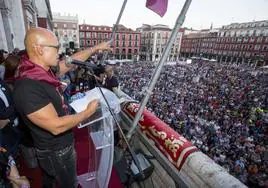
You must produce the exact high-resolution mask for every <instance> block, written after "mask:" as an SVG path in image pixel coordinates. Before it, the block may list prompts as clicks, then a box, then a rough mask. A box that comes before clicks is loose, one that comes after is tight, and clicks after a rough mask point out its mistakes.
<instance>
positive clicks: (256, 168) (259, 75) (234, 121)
mask: <svg viewBox="0 0 268 188" xmlns="http://www.w3.org/2000/svg"><path fill="white" fill-rule="evenodd" d="M155 67H156V65H155V64H154V63H152V62H140V63H128V64H123V65H121V66H119V67H117V70H118V75H119V80H120V83H121V85H120V87H121V89H122V90H123V91H124V92H126V93H127V94H128V95H130V96H131V97H132V98H134V99H136V100H138V101H141V99H142V98H143V96H144V94H145V92H146V87H148V84H149V82H150V80H151V78H152V73H153V72H154V69H155ZM267 81H268V71H267V70H265V69H261V68H257V69H254V68H251V67H246V66H237V65H230V64H229V65H223V64H218V63H215V62H214V63H208V62H203V61H198V62H194V63H192V64H183V63H181V64H180V63H177V64H176V65H166V66H165V67H164V70H163V71H162V73H161V75H160V78H159V80H158V81H157V84H156V86H155V89H154V91H153V93H152V96H151V99H150V101H149V102H148V104H147V109H149V110H150V111H151V112H153V113H154V114H155V115H156V116H157V117H159V118H160V119H162V120H163V121H164V122H166V123H167V124H168V125H169V126H170V127H172V128H173V129H174V130H176V131H178V132H179V133H180V134H182V135H183V136H184V137H185V138H187V139H188V140H191V141H192V143H193V144H195V145H196V146H197V147H199V148H200V150H201V151H203V152H204V153H205V154H207V155H208V156H209V157H211V158H212V159H213V160H214V161H215V162H216V163H218V164H220V165H221V166H223V167H224V168H226V170H227V171H228V172H229V173H231V174H232V175H234V176H235V177H237V178H238V179H239V180H240V181H242V182H243V183H245V184H247V185H249V186H250V187H265V186H267V185H268V176H267V174H268V139H267V136H268V127H267V125H268V95H267V93H268V82H267Z"/></svg>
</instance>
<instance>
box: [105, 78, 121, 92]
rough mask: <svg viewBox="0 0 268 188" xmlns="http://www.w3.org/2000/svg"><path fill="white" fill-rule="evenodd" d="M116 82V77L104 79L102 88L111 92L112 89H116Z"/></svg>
mask: <svg viewBox="0 0 268 188" xmlns="http://www.w3.org/2000/svg"><path fill="white" fill-rule="evenodd" d="M118 85H119V84H118V80H117V78H116V76H114V75H113V76H112V77H111V78H106V80H105V84H104V87H105V88H107V89H109V90H111V91H113V87H118Z"/></svg>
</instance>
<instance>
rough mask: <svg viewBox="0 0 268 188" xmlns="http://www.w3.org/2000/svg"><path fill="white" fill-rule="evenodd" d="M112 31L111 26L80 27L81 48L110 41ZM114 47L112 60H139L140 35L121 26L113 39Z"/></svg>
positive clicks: (83, 25) (111, 54)
mask: <svg viewBox="0 0 268 188" xmlns="http://www.w3.org/2000/svg"><path fill="white" fill-rule="evenodd" d="M112 30H113V28H112V27H109V26H97V25H87V24H82V25H79V40H80V47H81V48H86V47H91V46H95V45H97V44H100V43H101V42H104V41H108V40H110V38H111V35H112ZM112 47H113V51H112V52H111V53H110V54H109V56H110V58H113V59H132V60H139V53H140V33H139V32H136V31H134V30H132V29H129V28H126V27H125V26H123V25H119V26H118V27H117V31H116V33H115V35H114V37H113V42H112Z"/></svg>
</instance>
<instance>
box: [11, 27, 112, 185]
mask: <svg viewBox="0 0 268 188" xmlns="http://www.w3.org/2000/svg"><path fill="white" fill-rule="evenodd" d="M25 47H26V50H27V54H28V57H27V56H25V57H23V58H22V61H21V63H20V66H19V77H18V81H17V82H16V84H15V89H14V94H13V97H14V101H15V105H16V108H17V110H18V112H19V114H20V115H21V117H22V120H23V122H24V124H25V125H26V126H28V127H29V128H30V131H31V135H32V137H33V141H34V146H35V148H36V153H37V157H38V160H39V164H40V166H41V168H42V170H43V171H44V173H43V174H44V177H43V187H49V188H50V187H54V186H55V183H56V182H57V183H58V184H59V185H60V187H64V188H65V187H68V188H72V187H77V181H76V154H75V150H74V139H73V133H72V130H71V129H72V128H73V127H75V126H76V125H78V124H79V123H81V122H82V121H83V120H85V119H86V118H88V117H89V116H91V115H92V114H93V113H95V111H96V108H97V107H98V101H96V100H94V101H92V102H91V103H89V104H88V106H87V109H85V110H84V111H82V112H81V113H78V114H75V115H67V114H66V111H65V107H66V105H65V104H64V100H63V97H62V93H61V84H60V82H59V80H58V79H57V78H56V77H55V75H54V74H53V73H52V72H51V70H50V67H51V66H56V65H57V64H58V63H59V66H60V74H61V75H64V74H65V73H66V72H68V71H69V70H70V69H71V68H72V67H67V66H65V62H64V61H61V62H58V57H59V56H58V50H59V47H60V46H59V42H58V40H57V37H56V36H55V35H54V34H53V33H52V32H50V31H48V30H46V29H42V28H33V29H30V30H28V32H27V33H26V36H25ZM98 50H110V45H109V43H108V42H107V43H101V44H99V45H97V46H95V47H93V48H87V49H85V50H84V51H80V52H78V53H76V54H74V55H73V56H72V58H73V59H76V60H80V61H85V60H86V59H88V57H89V56H91V55H92V54H93V53H95V52H96V51H98Z"/></svg>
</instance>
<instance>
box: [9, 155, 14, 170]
mask: <svg viewBox="0 0 268 188" xmlns="http://www.w3.org/2000/svg"><path fill="white" fill-rule="evenodd" d="M8 166H9V167H10V168H11V167H13V166H16V162H15V161H14V159H13V157H11V156H9V157H8Z"/></svg>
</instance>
